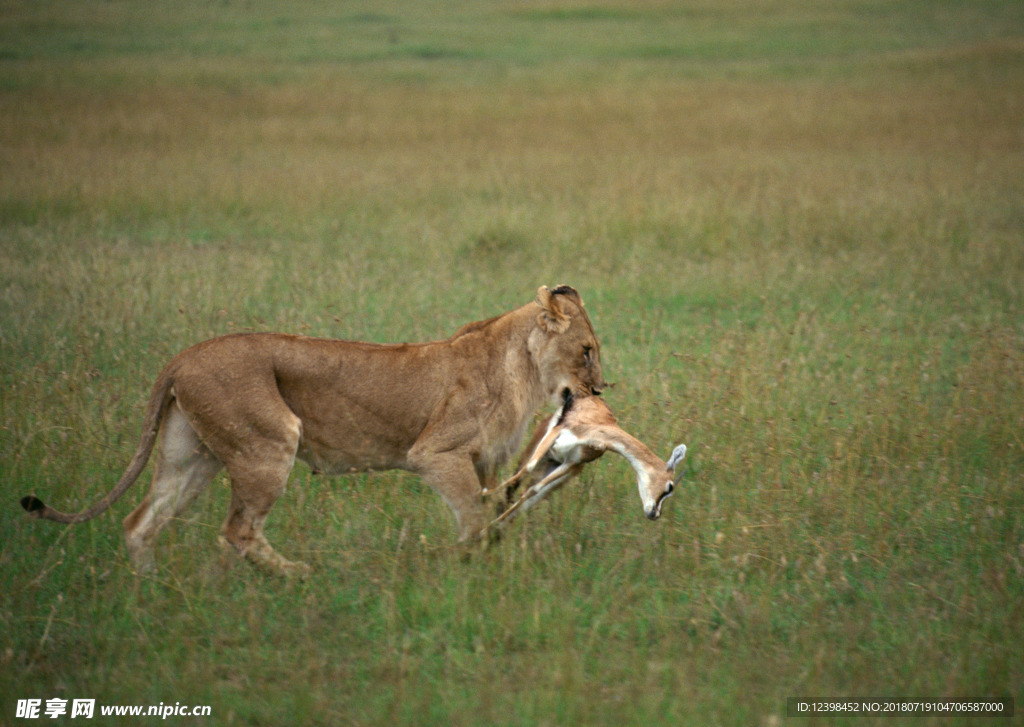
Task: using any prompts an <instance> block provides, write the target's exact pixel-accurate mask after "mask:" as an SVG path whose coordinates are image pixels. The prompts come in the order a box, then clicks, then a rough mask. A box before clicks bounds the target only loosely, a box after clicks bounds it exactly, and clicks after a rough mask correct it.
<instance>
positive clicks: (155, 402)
mask: <svg viewBox="0 0 1024 727" xmlns="http://www.w3.org/2000/svg"><path fill="white" fill-rule="evenodd" d="M173 383H174V382H173V377H172V375H171V372H170V370H169V369H164V371H163V372H162V373H161V374H160V376H159V378H157V380H156V384H154V386H153V393H152V394H150V397H149V404H148V406H147V407H146V416H145V419H144V421H143V428H142V437H141V438H140V440H139V446H138V447H137V448H136V449H135V455H134V456H133V457H132V461H131V462H130V463H129V464H128V469H126V470H125V472H124V474H123V475H121V479H120V480H118V482H117V484H116V485H115V486H114V489H112V490H111V491H110V492H108V493H107V494H106V495H105V496H104V497H103V498H102V499H101V500H100V501H99V502H97V503H96V504H94V505H93V506H92V507H89V508H86V509H85V510H82V511H81V512H74V513H66V512H60V511H59V510H54V509H53V508H52V507H50V506H49V505H47V504H46V503H44V502H43V501H42V500H40V499H39V498H38V497H36V496H35V495H26V496H25V497H23V498H21V506H22V507H23V508H25V510H26V511H27V512H28V514H29V515H31V516H32V517H37V518H44V519H46V520H55V521H57V522H59V523H69V524H71V523H81V522H85V521H86V520H91V519H92V518H94V517H96V516H97V515H99V514H100V513H101V512H103V511H104V510H106V509H107V508H108V507H110V506H111V505H113V504H114V503H115V502H117V500H118V499H119V498H120V497H121V495H123V494H124V493H125V492H127V491H128V488H130V487H131V486H132V485H133V484H135V480H137V479H138V478H139V475H140V474H142V470H143V469H145V467H146V462H148V461H149V456H150V454H152V452H153V446H154V445H155V444H156V436H157V432H158V431H159V430H160V422H161V421H163V418H164V414H165V413H166V412H167V407H168V406H169V405H170V403H171V400H172V399H173V398H174V394H173V393H172V391H171V387H172V386H173Z"/></svg>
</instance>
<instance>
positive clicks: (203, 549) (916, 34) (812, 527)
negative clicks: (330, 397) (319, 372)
mask: <svg viewBox="0 0 1024 727" xmlns="http://www.w3.org/2000/svg"><path fill="white" fill-rule="evenodd" d="M1022 69H1024V10H1022V9H1021V6H1020V4H1019V3H1016V2H999V1H996V0H992V1H989V2H972V3H961V2H914V1H908V2H899V3H876V2H866V1H864V0H846V1H843V2H839V1H835V2H813V3H812V2H786V3H782V2H771V3H741V2H731V1H727V0H722V1H721V2H691V3H685V4H676V3H664V2H650V3H631V4H622V3H612V2H592V3H561V4H558V3H549V2H525V1H524V2H506V3H497V4H496V3H479V2H464V3H458V4H455V5H449V6H446V8H445V10H443V11H439V10H438V9H437V8H436V7H434V6H433V5H430V4H421V3H344V4H338V3H333V2H311V1H310V2H301V3H277V2H263V1H260V2H252V3H165V4H157V5H155V6H154V5H152V4H149V5H145V4H142V3H135V2H121V1H114V0H112V1H110V2H103V3H87V4H82V3H70V4H69V3H64V2H33V3H28V2H5V3H2V4H0V170H2V171H0V483H2V485H0V487H2V490H3V493H4V498H3V501H4V503H5V504H4V507H2V508H0V724H8V723H14V724H17V723H18V722H19V721H20V720H16V719H15V709H16V703H17V700H18V699H25V698H31V697H35V698H42V699H48V698H54V697H62V698H68V699H74V698H94V699H96V700H97V703H98V704H145V705H149V704H154V705H155V704H159V703H161V702H163V703H165V704H168V703H170V704H173V703H174V702H182V703H185V704H208V705H210V706H211V708H212V711H213V715H212V718H205V719H200V718H196V719H195V720H193V721H190V720H188V719H181V718H179V719H177V720H173V719H172V720H169V721H171V722H177V723H182V724H188V723H192V722H194V723H206V724H211V723H216V724H253V725H256V724H294V723H308V724H331V725H336V724H355V725H368V724H395V723H398V724H439V723H440V724H460V725H462V724H466V725H477V724H479V725H484V724H487V725H492V724H493V725H506V724H507V725H520V724H539V725H553V724H608V725H621V724H666V725H668V724H671V725H676V724H682V725H691V724H692V725H719V724H720V725H779V724H782V723H783V722H786V721H788V719H787V717H786V699H787V698H789V697H809V698H810V697H813V698H839V697H849V696H855V697H863V698H873V699H880V698H886V697H900V698H907V699H911V698H913V699H923V698H932V699H940V698H941V699H946V698H949V699H968V698H969V699H980V698H986V697H994V696H1010V697H1013V698H1015V699H1016V702H1017V706H1018V708H1020V706H1021V704H1022V699H1024V689H1022V686H1021V685H1022V683H1024V661H1022V660H1021V658H1020V653H1021V651H1022V648H1024V643H1022V637H1021V634H1022V633H1024V622H1022V621H1024V610H1022V604H1024V588H1022V586H1021V583H1022V579H1024V511H1022V508H1024V490H1022V487H1021V485H1022V479H1024V437H1022V434H1021V433H1022V432H1024V416H1022V413H1021V411H1022V410H1021V405H1020V402H1021V400H1022V398H1024V322H1022V321H1024V316H1022V313H1024V300H1022V298H1024V291H1022V288H1021V283H1020V281H1021V280H1022V279H1024V245H1022V242H1024V214H1022V210H1024V181H1022V180H1024V161H1022V158H1021V155H1020V153H1019V152H1020V148H1021V119H1022V118H1024V70H1022ZM563 282H564V283H571V284H573V285H575V286H577V287H578V288H579V289H580V290H581V292H582V294H583V297H584V299H585V300H586V302H587V305H588V309H589V310H590V312H591V316H592V318H593V320H594V323H595V326H596V328H597V331H598V334H599V336H600V337H601V340H602V355H603V358H604V364H605V369H606V375H607V377H608V378H609V379H610V380H612V381H615V382H616V386H615V388H613V389H612V390H610V391H609V392H608V394H607V400H608V402H609V404H610V405H611V407H612V409H613V410H614V411H616V413H617V414H618V416H619V419H620V422H621V423H622V424H623V425H624V426H625V427H626V428H627V429H629V430H630V431H631V432H633V433H634V434H636V435H637V436H638V437H640V438H641V439H643V440H644V441H645V442H647V443H648V444H649V445H650V446H651V447H652V448H653V449H654V450H655V451H657V452H658V453H660V454H662V455H667V454H668V452H670V451H671V448H672V446H673V445H674V444H676V443H677V442H680V441H684V442H686V443H687V444H688V445H690V454H689V455H688V457H687V460H686V464H685V474H684V482H685V486H684V487H683V488H682V489H681V490H680V492H679V494H678V495H677V497H675V498H673V499H672V500H670V501H669V503H668V504H667V505H666V510H665V515H664V517H663V518H662V519H661V520H660V521H659V522H657V523H654V524H652V523H649V522H647V521H646V520H645V519H644V518H643V517H642V514H641V509H640V503H639V498H638V497H637V494H636V490H635V485H634V484H633V479H632V474H631V471H630V470H629V468H628V466H627V465H626V464H625V463H624V462H623V461H621V459H619V458H615V457H614V456H608V457H605V458H604V459H602V460H601V461H599V462H597V463H595V464H594V465H591V466H590V467H589V468H588V469H587V470H586V471H585V472H584V474H583V476H582V478H581V479H580V480H579V481H577V482H575V483H574V484H572V485H570V486H568V487H566V488H565V489H564V490H562V491H561V492H560V493H558V495H556V496H555V497H552V498H551V499H550V501H549V502H548V503H547V504H546V505H545V506H544V507H541V508H538V509H536V510H534V511H531V513H530V514H529V516H528V517H527V518H525V519H524V520H523V521H521V522H517V524H516V526H515V528H514V529H513V530H512V531H511V532H510V533H509V535H508V537H507V538H506V539H505V540H504V541H503V542H502V543H501V544H500V546H499V547H497V548H493V549H491V550H489V551H488V552H486V553H483V554H475V555H474V557H472V558H470V559H469V560H468V561H467V560H463V559H462V558H460V557H458V555H457V554H456V553H454V552H452V551H451V550H450V548H449V546H450V545H451V543H452V541H453V537H454V532H455V531H454V527H453V525H452V522H451V518H450V515H449V513H448V511H447V509H446V508H445V506H444V505H443V503H442V502H441V501H440V499H439V498H437V497H436V496H435V495H433V494H432V493H430V492H429V490H428V489H427V488H426V487H425V486H424V485H423V484H422V483H421V482H420V481H419V480H418V479H417V478H416V477H414V476H412V475H408V474H404V473H398V472H393V473H382V474H376V475H372V476H368V475H358V476H353V477H348V478H337V479H324V478H315V477H313V476H312V475H311V474H310V473H309V472H308V470H306V469H305V468H303V467H301V466H300V467H298V468H297V469H296V471H295V474H294V476H293V481H292V482H291V483H290V485H289V488H288V492H287V494H286V496H285V497H283V498H282V499H281V501H280V502H279V503H278V505H277V506H276V507H275V509H274V511H273V513H272V515H271V518H270V521H269V523H268V535H269V537H270V539H271V541H272V542H273V543H275V545H276V546H277V547H278V549H279V550H280V551H281V552H282V553H283V554H284V555H286V556H287V557H291V558H300V559H303V560H306V561H309V562H311V563H312V564H314V565H315V566H316V572H315V574H314V576H313V577H312V578H310V579H309V580H308V581H305V582H301V583H300V582H288V581H282V580H279V579H275V578H271V577H266V576H264V575H262V574H260V573H258V572H255V571H254V570H253V569H251V568H249V567H248V566H246V565H244V564H232V563H230V562H228V563H225V562H223V561H222V560H221V556H220V554H219V553H218V551H217V549H216V545H215V540H216V532H217V528H218V527H219V525H220V522H221V520H222V518H223V517H224V512H225V509H226V505H227V495H228V486H227V483H226V482H225V481H224V480H223V479H220V480H218V481H217V482H215V484H214V485H213V486H212V487H211V488H210V491H209V492H208V493H206V494H205V495H203V496H202V497H201V498H200V500H199V501H198V502H197V503H196V505H195V507H194V508H193V509H192V510H191V511H190V513H189V515H188V517H187V518H186V519H185V520H184V521H183V522H180V523H176V524H174V525H173V526H172V527H171V528H169V529H168V530H167V531H165V533H164V534H163V535H162V537H161V540H160V542H159V547H158V564H159V565H158V571H157V573H156V574H155V576H154V577H152V578H147V579H143V580H141V581H137V580H135V579H134V578H133V577H132V576H131V574H130V570H129V568H128V565H127V562H126V556H125V552H124V546H123V541H122V539H121V529H120V519H121V518H122V517H123V516H124V515H125V514H126V513H127V512H129V511H130V510H131V509H132V508H133V507H134V505H135V503H136V502H137V501H138V499H139V498H141V496H142V492H143V487H144V485H143V484H140V485H139V486H138V487H137V489H136V490H133V491H132V492H130V493H129V494H128V495H127V496H126V497H125V498H124V499H123V500H122V501H121V502H119V503H117V505H115V507H113V508H112V511H111V512H110V513H108V514H106V515H104V516H102V517H100V518H98V519H96V520H94V521H91V522H89V523H87V524H83V525H79V526H75V527H71V528H64V527H61V526H58V525H56V524H53V523H38V522H34V521H31V520H29V519H27V518H26V517H24V515H23V513H22V512H21V510H20V508H19V507H18V505H17V500H18V498H19V497H20V496H22V495H24V494H27V493H29V492H35V493H37V494H38V495H40V496H41V497H43V498H44V499H46V500H47V501H48V502H50V503H51V504H53V505H54V506H55V507H59V508H64V509H72V508H74V507H78V506H82V505H84V504H86V503H89V502H92V501H94V500H95V499H96V498H97V497H98V496H100V495H101V494H102V493H104V492H106V491H107V490H108V489H109V488H110V487H111V486H112V484H113V483H114V482H115V481H116V479H117V477H118V476H119V475H120V473H121V472H122V470H123V468H124V466H125V464H126V463H127V460H128V458H129V457H130V454H131V452H132V450H133V448H134V446H135V443H136V438H137V436H138V427H139V424H140V422H141V415H142V408H143V404H144V402H145V398H146V396H147V393H148V391H149V387H150V385H151V383H152V379H153V377H154V376H155V374H156V372H157V371H158V370H159V368H160V367H161V366H162V365H163V364H164V363H165V362H166V360H167V359H168V358H169V357H170V356H172V355H173V354H174V353H175V352H177V351H178V350H180V349H181V348H183V347H185V346H187V345H189V344H190V343H193V342H195V341H198V340H201V339H204V338H207V337H210V336H214V335H218V334H222V333H228V332H231V331H240V330H283V331H292V332H302V333H310V334H314V335H325V336H337V337H345V338H360V339H368V340H377V341H401V340H425V339H433V338H440V337H443V336H447V335H448V334H450V333H451V332H452V331H454V330H455V329H456V328H457V327H458V326H460V325H461V324H463V323H465V322H467V321H469V320H474V319H479V318H484V317H488V316H492V315H496V314H497V313H500V312H502V311H504V310H508V309H511V308H512V307H515V306H518V305H520V304H522V303H524V302H526V301H527V300H529V299H530V298H531V297H532V295H533V291H534V290H535V289H536V287H537V286H538V285H541V284H548V285H553V284H558V283H563ZM144 479H145V476H144ZM211 719H212V722H211ZM1017 719H1018V720H1019V717H1018V718H1017ZM97 721H101V720H99V718H97ZM139 721H140V720H139V719H138V718H136V719H131V720H130V719H125V720H124V723H126V724H128V723H139ZM143 721H145V718H143ZM798 721H800V722H801V723H806V724H819V723H820V724H826V723H828V724H832V723H839V724H843V723H844V722H842V721H838V722H825V721H820V722H819V721H815V720H814V719H803V720H798ZM862 722H863V719H861V718H854V719H849V720H847V721H846V722H845V723H846V724H861V723H862ZM898 722H899V720H897V723H898ZM907 722H908V723H910V722H911V720H907ZM25 723H26V724H28V723H29V722H25ZM912 723H913V724H921V725H925V724H962V723H966V720H957V719H948V718H945V719H938V718H935V719H931V718H915V719H913V720H912ZM985 723H986V724H988V723H989V721H987V720H986V721H985ZM991 723H993V724H1004V723H1007V721H1006V720H996V721H993V722H991Z"/></svg>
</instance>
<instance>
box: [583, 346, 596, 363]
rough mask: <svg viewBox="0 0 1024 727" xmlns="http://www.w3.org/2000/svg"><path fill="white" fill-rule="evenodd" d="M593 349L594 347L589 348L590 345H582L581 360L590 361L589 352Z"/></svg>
mask: <svg viewBox="0 0 1024 727" xmlns="http://www.w3.org/2000/svg"><path fill="white" fill-rule="evenodd" d="M593 350H594V349H593V348H591V347H590V346H584V347H583V361H584V362H586V363H588V364H589V363H590V352H591V351H593Z"/></svg>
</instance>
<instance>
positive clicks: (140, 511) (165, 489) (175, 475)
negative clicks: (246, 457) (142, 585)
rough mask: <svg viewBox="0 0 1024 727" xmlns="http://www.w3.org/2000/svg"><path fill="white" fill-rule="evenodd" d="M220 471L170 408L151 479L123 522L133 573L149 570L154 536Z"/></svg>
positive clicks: (181, 416) (218, 464) (219, 464)
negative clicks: (144, 494) (139, 499)
mask: <svg viewBox="0 0 1024 727" xmlns="http://www.w3.org/2000/svg"><path fill="white" fill-rule="evenodd" d="M223 468H224V465H223V463H222V462H221V461H220V460H219V459H217V457H215V456H214V454H213V453H212V452H211V451H210V450H209V449H208V448H207V447H206V445H204V444H203V443H202V441H201V440H200V439H199V436H198V435H197V434H196V432H195V430H193V429H192V427H191V426H190V425H189V423H188V420H187V419H186V418H185V415H184V414H182V412H181V410H180V409H178V408H177V407H176V406H172V407H171V409H170V410H169V412H168V415H167V418H166V419H165V420H164V422H163V424H162V425H161V427H160V435H159V448H158V450H157V454H156V457H155V460H154V466H153V480H152V483H151V484H150V486H149V492H148V493H147V494H146V496H145V497H144V498H143V500H142V502H141V503H140V504H139V506H138V507H136V508H135V509H134V510H133V511H132V512H131V513H130V514H129V515H128V517H126V518H125V519H124V534H125V543H126V545H127V547H128V555H129V557H130V559H131V562H132V566H133V567H134V568H135V570H136V571H139V572H144V571H148V570H152V568H153V565H154V559H153V547H154V543H155V541H156V538H157V535H159V534H160V531H161V530H163V529H164V527H166V526H167V524H168V523H169V522H170V521H171V520H173V519H174V518H175V517H177V516H178V515H180V514H181V513H182V512H183V511H184V510H185V508H186V507H188V506H189V505H190V504H191V503H192V502H193V501H194V500H195V499H196V497H197V496H198V495H199V493H201V492H202V491H203V490H204V489H205V488H206V487H207V485H209V484H210V482H211V481H212V480H213V478H214V477H215V476H216V475H217V473H218V472H220V471H221V470H222V469H223Z"/></svg>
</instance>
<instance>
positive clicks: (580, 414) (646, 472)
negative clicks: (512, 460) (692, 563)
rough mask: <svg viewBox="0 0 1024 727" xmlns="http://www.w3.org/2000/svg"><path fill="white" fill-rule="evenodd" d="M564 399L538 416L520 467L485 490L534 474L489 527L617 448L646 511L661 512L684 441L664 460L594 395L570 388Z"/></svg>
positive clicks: (486, 492) (683, 453) (652, 517)
mask: <svg viewBox="0 0 1024 727" xmlns="http://www.w3.org/2000/svg"><path fill="white" fill-rule="evenodd" d="M562 396H563V404H562V407H561V409H559V410H558V411H557V412H556V413H555V414H552V415H551V416H550V417H549V418H548V419H547V420H546V421H545V422H542V423H541V424H540V426H539V427H537V430H536V431H535V432H534V434H533V438H532V439H531V441H530V444H529V445H528V446H527V449H526V451H527V452H530V453H531V454H530V455H529V456H528V459H527V460H526V463H525V464H522V465H521V466H520V469H519V471H518V472H516V473H515V474H514V475H512V477H510V478H509V479H507V480H506V481H505V482H503V483H501V484H500V485H498V486H497V487H494V488H492V489H489V490H484V492H483V494H484V496H485V497H486V496H488V495H493V494H495V493H497V492H501V491H502V490H505V489H509V490H510V491H511V492H514V491H515V489H516V488H517V487H519V486H520V485H521V484H522V483H523V481H524V480H534V483H533V484H532V485H531V486H530V487H529V488H527V490H526V491H525V492H524V493H523V495H522V496H521V497H520V498H519V499H518V500H516V501H515V502H514V503H513V504H511V505H510V506H509V507H508V508H507V509H506V510H505V511H504V512H503V513H501V515H499V516H498V517H497V518H496V519H495V520H494V521H492V522H491V524H490V525H489V526H488V527H492V526H494V525H497V524H498V523H500V522H502V521H503V520H506V519H508V518H510V517H511V516H512V515H513V513H515V512H516V511H517V510H520V509H522V510H523V511H524V512H525V511H526V510H528V509H529V508H531V507H533V505H535V504H537V503H538V502H540V500H542V499H543V498H545V497H547V495H549V494H550V493H551V492H553V491H554V490H556V489H558V488H559V487H561V486H562V485H563V484H565V483H566V482H567V481H568V480H569V479H570V478H572V477H573V476H575V475H577V474H578V473H579V472H580V470H582V469H583V465H585V464H587V463H588V462H592V461H594V460H595V459H597V458H598V457H600V456H601V455H602V454H604V453H605V452H607V451H609V450H611V451H613V452H618V453H619V454H621V455H622V456H623V457H625V458H626V459H627V460H629V463H630V465H632V466H633V469H634V471H635V472H636V483H637V487H638V488H639V490H640V499H641V501H642V502H643V508H644V515H646V516H647V518H648V519H650V520H657V519H658V518H659V517H660V516H661V506H662V504H663V503H664V502H665V499H666V498H667V497H668V496H669V495H671V494H672V490H673V488H674V487H675V482H674V477H673V473H674V471H675V468H676V465H678V464H679V463H680V462H681V461H682V459H683V457H685V456H686V445H685V444H680V445H679V446H677V447H676V448H675V449H674V450H672V456H671V457H669V460H668V462H667V463H666V462H664V461H663V460H661V459H659V458H658V457H657V455H655V454H654V453H653V452H652V451H651V450H650V449H649V448H648V447H647V445H645V444H644V443H643V442H641V441H640V440H639V439H637V438H636V437H634V436H632V435H631V434H629V433H628V432H626V431H624V430H623V429H622V428H620V427H619V425H618V424H617V423H616V421H615V416H614V415H613V414H612V412H611V409H609V408H608V405H607V404H605V403H604V400H603V399H601V398H600V397H597V396H587V397H584V398H577V397H575V396H573V394H572V392H570V391H569V390H568V389H567V390H566V391H565V392H564V393H563V395H562Z"/></svg>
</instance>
